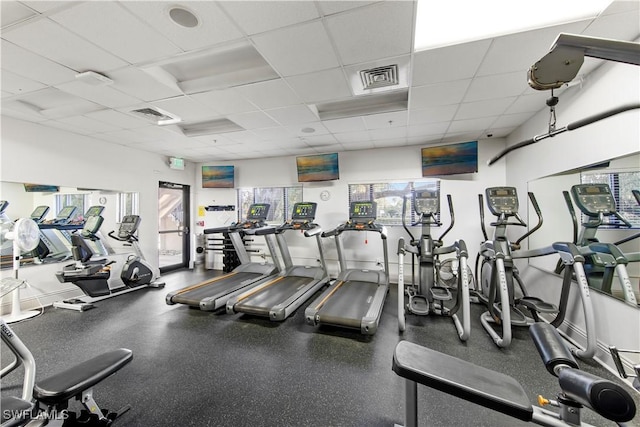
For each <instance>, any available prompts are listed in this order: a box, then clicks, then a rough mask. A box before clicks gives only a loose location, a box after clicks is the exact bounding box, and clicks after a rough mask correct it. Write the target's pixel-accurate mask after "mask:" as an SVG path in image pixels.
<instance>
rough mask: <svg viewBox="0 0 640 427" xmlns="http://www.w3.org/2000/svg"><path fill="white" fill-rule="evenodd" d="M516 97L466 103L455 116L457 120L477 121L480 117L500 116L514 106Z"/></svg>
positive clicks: (461, 105)
mask: <svg viewBox="0 0 640 427" xmlns="http://www.w3.org/2000/svg"><path fill="white" fill-rule="evenodd" d="M515 99H516V97H515V96H513V97H508V98H498V99H488V100H484V101H475V102H464V103H462V104H460V108H459V109H458V112H457V113H456V115H455V118H454V119H455V120H466V119H475V118H479V117H490V116H499V115H500V114H502V113H504V111H505V110H506V109H507V108H508V107H509V106H510V105H511V104H513V101H515Z"/></svg>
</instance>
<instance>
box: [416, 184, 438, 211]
mask: <svg viewBox="0 0 640 427" xmlns="http://www.w3.org/2000/svg"><path fill="white" fill-rule="evenodd" d="M413 209H414V210H415V211H416V213H417V214H418V215H430V214H434V215H435V214H437V213H438V212H440V193H439V192H438V191H429V190H416V191H414V193H413Z"/></svg>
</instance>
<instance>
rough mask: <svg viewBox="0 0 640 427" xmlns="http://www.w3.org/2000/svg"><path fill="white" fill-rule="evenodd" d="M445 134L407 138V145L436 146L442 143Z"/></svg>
mask: <svg viewBox="0 0 640 427" xmlns="http://www.w3.org/2000/svg"><path fill="white" fill-rule="evenodd" d="M443 136H444V132H443V133H441V134H436V135H420V136H409V137H407V145H422V146H424V145H435V144H439V143H440V142H441V141H442V137H443Z"/></svg>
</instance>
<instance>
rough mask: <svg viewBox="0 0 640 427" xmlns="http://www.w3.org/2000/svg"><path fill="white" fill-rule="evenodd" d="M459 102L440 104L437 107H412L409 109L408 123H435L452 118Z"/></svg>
mask: <svg viewBox="0 0 640 427" xmlns="http://www.w3.org/2000/svg"><path fill="white" fill-rule="evenodd" d="M458 107H459V104H451V105H440V106H437V107H427V108H413V109H411V110H410V111H409V125H410V126H412V125H418V124H423V123H437V122H445V121H451V120H453V116H454V115H455V114H456V111H457V110H458Z"/></svg>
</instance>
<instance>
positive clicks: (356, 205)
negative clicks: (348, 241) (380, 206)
mask: <svg viewBox="0 0 640 427" xmlns="http://www.w3.org/2000/svg"><path fill="white" fill-rule="evenodd" d="M350 211H351V212H350V215H349V216H350V217H351V218H371V219H376V213H377V212H376V211H377V206H376V203H375V202H351V209H350Z"/></svg>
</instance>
